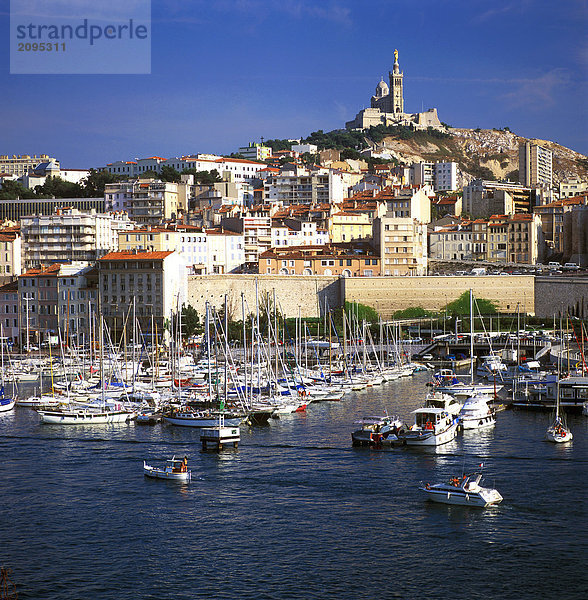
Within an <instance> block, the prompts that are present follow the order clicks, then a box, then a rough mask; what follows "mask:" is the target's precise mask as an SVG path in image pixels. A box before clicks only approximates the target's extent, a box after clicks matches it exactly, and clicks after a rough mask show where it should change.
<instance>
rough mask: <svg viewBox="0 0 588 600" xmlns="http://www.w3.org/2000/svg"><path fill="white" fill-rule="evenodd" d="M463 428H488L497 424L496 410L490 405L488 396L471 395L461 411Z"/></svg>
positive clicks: (460, 417)
mask: <svg viewBox="0 0 588 600" xmlns="http://www.w3.org/2000/svg"><path fill="white" fill-rule="evenodd" d="M459 422H460V425H461V427H462V429H464V430H466V429H486V428H488V427H494V425H496V411H495V410H493V409H492V408H490V406H488V397H487V396H483V395H475V396H471V397H469V398H468V399H467V400H466V401H465V403H464V405H463V407H462V409H461V411H460V412H459Z"/></svg>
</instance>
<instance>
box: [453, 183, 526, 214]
mask: <svg viewBox="0 0 588 600" xmlns="http://www.w3.org/2000/svg"><path fill="white" fill-rule="evenodd" d="M534 204H535V201H534V194H533V192H532V190H531V189H530V188H529V187H526V186H524V185H520V184H518V183H513V182H512V181H487V180H483V179H474V180H473V181H471V182H470V183H469V184H468V185H466V186H464V188H463V211H464V212H465V213H466V214H468V215H469V216H470V217H473V218H482V219H487V218H489V217H490V216H491V215H495V214H501V215H510V214H514V213H521V212H525V213H528V212H531V210H532V209H533V206H534Z"/></svg>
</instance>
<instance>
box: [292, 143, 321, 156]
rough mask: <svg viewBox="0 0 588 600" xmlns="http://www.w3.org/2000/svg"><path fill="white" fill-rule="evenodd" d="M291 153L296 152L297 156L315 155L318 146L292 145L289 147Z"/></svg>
mask: <svg viewBox="0 0 588 600" xmlns="http://www.w3.org/2000/svg"><path fill="white" fill-rule="evenodd" d="M290 150H292V152H298V154H316V153H317V152H318V146H316V145H315V144H293V145H292V146H290Z"/></svg>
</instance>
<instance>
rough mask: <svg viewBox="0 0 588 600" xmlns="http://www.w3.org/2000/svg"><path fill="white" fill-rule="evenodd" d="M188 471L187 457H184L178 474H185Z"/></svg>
mask: <svg viewBox="0 0 588 600" xmlns="http://www.w3.org/2000/svg"><path fill="white" fill-rule="evenodd" d="M187 471H188V457H187V456H184V460H183V461H182V466H181V467H180V472H182V473H186V472H187Z"/></svg>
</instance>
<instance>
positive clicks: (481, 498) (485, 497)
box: [419, 473, 503, 508]
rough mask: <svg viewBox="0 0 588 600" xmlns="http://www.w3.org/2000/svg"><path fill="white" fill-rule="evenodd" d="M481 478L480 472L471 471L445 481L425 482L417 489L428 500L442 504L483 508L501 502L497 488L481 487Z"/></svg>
mask: <svg viewBox="0 0 588 600" xmlns="http://www.w3.org/2000/svg"><path fill="white" fill-rule="evenodd" d="M481 480H482V473H471V474H469V475H464V476H463V477H461V478H460V477H452V478H451V479H450V480H449V481H448V482H447V483H435V484H432V485H431V484H429V483H427V484H426V485H424V486H422V487H420V488H419V489H420V490H422V491H423V492H425V493H426V494H427V496H428V498H429V500H432V501H433V502H441V503H443V504H457V505H459V506H475V507H478V508H485V507H486V506H491V505H493V504H498V503H500V502H502V500H503V498H502V496H501V495H500V493H499V492H498V490H495V489H493V488H485V487H482V486H481V485H480V481H481Z"/></svg>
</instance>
